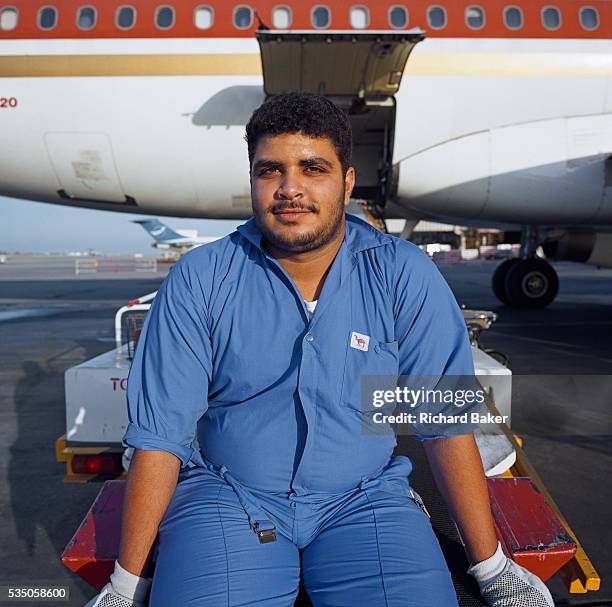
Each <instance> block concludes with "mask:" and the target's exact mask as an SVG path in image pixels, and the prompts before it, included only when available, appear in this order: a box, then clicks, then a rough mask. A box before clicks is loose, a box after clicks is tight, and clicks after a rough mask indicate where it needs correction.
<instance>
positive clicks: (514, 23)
mask: <svg viewBox="0 0 612 607" xmlns="http://www.w3.org/2000/svg"><path fill="white" fill-rule="evenodd" d="M504 24H505V25H506V27H507V28H508V29H509V30H520V29H521V28H522V27H523V11H522V10H521V9H520V8H519V7H518V6H507V7H506V8H505V9H504Z"/></svg>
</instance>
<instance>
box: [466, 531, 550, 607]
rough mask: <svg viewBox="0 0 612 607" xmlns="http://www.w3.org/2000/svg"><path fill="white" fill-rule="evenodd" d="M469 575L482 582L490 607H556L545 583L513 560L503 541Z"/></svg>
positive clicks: (474, 566)
mask: <svg viewBox="0 0 612 607" xmlns="http://www.w3.org/2000/svg"><path fill="white" fill-rule="evenodd" d="M467 572H468V573H469V574H470V575H471V576H473V577H474V578H475V579H476V581H477V582H478V586H479V587H480V593H481V594H482V597H483V598H484V600H485V601H486V602H487V604H488V605H489V606H490V607H555V604H554V602H553V599H552V596H551V595H550V591H549V590H548V588H546V586H545V585H544V583H543V582H542V580H541V579H540V578H539V577H538V576H537V575H534V574H533V573H530V572H529V571H527V569H525V568H524V567H521V566H520V565H517V564H516V563H515V562H514V561H513V560H511V559H509V558H508V557H507V556H506V555H505V554H504V552H503V550H502V547H501V544H500V543H499V542H498V543H497V550H496V551H495V554H494V555H493V556H491V557H489V558H488V559H486V560H484V561H480V562H479V563H476V564H475V565H472V566H471V567H470V568H469V569H468V571H467Z"/></svg>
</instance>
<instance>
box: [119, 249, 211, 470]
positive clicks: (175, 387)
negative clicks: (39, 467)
mask: <svg viewBox="0 0 612 607" xmlns="http://www.w3.org/2000/svg"><path fill="white" fill-rule="evenodd" d="M184 260H185V258H183V259H182V260H181V261H179V262H178V263H177V264H175V266H174V267H173V268H172V270H171V271H170V273H169V274H168V276H167V277H166V279H165V280H164V282H163V283H162V285H161V286H160V288H159V290H158V292H157V295H156V296H155V299H154V300H153V303H152V305H151V308H150V310H149V312H148V314H147V316H146V319H145V322H144V325H143V328H142V331H141V335H140V339H139V340H138V346H137V348H136V352H135V355H134V360H133V361H132V366H131V368H130V372H129V375H128V382H127V407H128V420H129V423H128V427H127V430H126V433H125V435H124V437H123V445H124V446H130V447H134V448H137V449H144V450H158V451H167V452H169V453H173V454H174V455H175V456H176V457H177V458H179V459H180V460H181V464H182V465H183V466H185V465H186V464H187V463H188V462H189V461H190V460H191V458H192V456H193V455H194V447H193V443H194V438H195V434H196V428H197V422H198V420H199V419H200V417H201V416H202V415H204V413H205V412H206V410H207V409H208V386H209V383H210V380H211V375H212V362H211V361H212V353H211V343H210V333H209V330H208V322H207V313H206V309H205V304H204V300H203V298H202V297H201V290H198V289H197V288H194V285H193V283H192V281H191V280H190V279H189V275H188V268H186V264H184V263H183V261H184Z"/></svg>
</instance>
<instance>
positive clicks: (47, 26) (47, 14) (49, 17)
mask: <svg viewBox="0 0 612 607" xmlns="http://www.w3.org/2000/svg"><path fill="white" fill-rule="evenodd" d="M56 25H57V10H56V8H55V7H54V6H43V7H42V8H41V9H40V10H39V11H38V27H39V28H40V29H41V30H52V29H53V28H54V27H55V26H56Z"/></svg>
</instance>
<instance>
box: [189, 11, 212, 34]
mask: <svg viewBox="0 0 612 607" xmlns="http://www.w3.org/2000/svg"><path fill="white" fill-rule="evenodd" d="M213 20H214V16H213V9H212V8H210V6H198V7H197V8H196V9H195V12H194V14H193V22H194V23H195V26H196V27H197V28H198V29H199V30H207V29H210V28H211V27H212V24H213Z"/></svg>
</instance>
